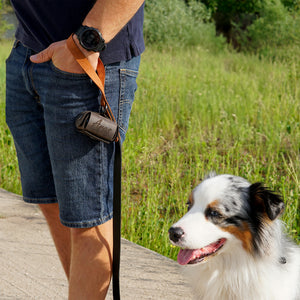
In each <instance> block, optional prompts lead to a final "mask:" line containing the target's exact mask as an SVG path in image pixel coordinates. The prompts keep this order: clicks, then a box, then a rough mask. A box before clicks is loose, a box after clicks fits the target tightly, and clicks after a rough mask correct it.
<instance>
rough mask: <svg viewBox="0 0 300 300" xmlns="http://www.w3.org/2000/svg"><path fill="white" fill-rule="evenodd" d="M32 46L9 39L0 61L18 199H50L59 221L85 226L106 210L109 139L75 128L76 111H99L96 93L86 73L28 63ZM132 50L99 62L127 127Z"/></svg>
mask: <svg viewBox="0 0 300 300" xmlns="http://www.w3.org/2000/svg"><path fill="white" fill-rule="evenodd" d="M32 54H34V52H33V51H32V50H31V49H29V48H26V47H25V46H24V45H22V44H21V43H20V42H15V44H14V47H13V49H12V52H11V54H10V56H9V58H8V59H7V62H6V122H7V124H8V126H9V128H10V130H11V133H12V135H13V137H14V142H15V147H16V150H17V155H18V161H19V169H20V174H21V182H22V190H23V198H24V200H25V201H26V202H29V203H36V204H46V203H56V202H57V203H58V204H59V210H60V219H61V222H62V224H63V225H65V226H68V227H74V228H89V227H94V226H97V225H100V224H103V223H105V222H106V221H108V220H109V219H111V218H112V214H113V201H112V199H113V163H114V143H111V144H106V143H103V142H98V141H94V140H92V139H90V138H89V137H87V136H85V135H83V134H82V133H79V132H78V131H76V128H75V125H74V122H75V119H76V116H77V115H78V114H80V113H81V112H83V111H86V110H91V111H99V101H100V92H99V89H98V88H97V87H96V85H95V84H94V83H93V82H92V81H91V80H90V79H89V77H88V76H87V75H86V74H72V73H68V72H64V71H61V70H59V69H57V68H56V67H55V66H54V65H53V63H52V62H51V61H49V62H46V63H42V64H33V63H31V62H30V59H29V57H30V55H32ZM139 63H140V57H135V58H133V59H131V60H129V61H122V62H119V63H114V64H110V65H107V66H105V69H106V78H105V93H106V97H107V99H108V102H109V104H110V106H111V109H112V112H113V114H114V116H115V118H116V119H117V121H118V124H119V130H120V135H121V140H122V141H124V138H125V134H126V131H127V128H128V121H129V115H130V112H131V107H132V103H133V100H134V93H135V91H136V89H137V85H136V77H137V74H138V69H139Z"/></svg>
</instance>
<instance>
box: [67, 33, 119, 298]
mask: <svg viewBox="0 0 300 300" xmlns="http://www.w3.org/2000/svg"><path fill="white" fill-rule="evenodd" d="M67 46H68V48H69V50H70V51H71V53H72V55H73V56H74V57H75V59H76V60H77V62H78V63H79V65H80V66H81V67H82V69H83V70H84V71H85V72H86V74H87V75H88V76H89V77H90V78H91V79H92V80H93V82H94V83H95V84H96V85H97V86H98V87H99V89H100V91H101V94H102V95H101V106H102V107H104V108H105V109H106V110H107V114H108V116H109V118H110V119H111V120H112V121H114V122H116V120H115V118H114V115H113V113H112V111H111V108H110V106H109V104H108V102H107V100H106V97H105V92H104V82H105V68H104V65H103V63H102V61H101V59H100V58H99V62H98V66H97V73H96V71H95V70H94V69H93V67H92V66H91V64H90V62H89V61H88V59H87V58H86V57H85V56H84V54H83V53H82V52H81V51H80V49H79V48H78V47H77V45H76V44H75V42H74V40H73V36H72V35H71V36H70V37H69V38H68V39H67ZM121 171H122V151H121V139H120V135H119V134H118V137H117V139H116V140H115V161H114V179H113V182H114V187H113V263H112V273H113V274H112V276H113V297H114V300H119V299H120V280H119V279H120V256H121V255H120V254H121Z"/></svg>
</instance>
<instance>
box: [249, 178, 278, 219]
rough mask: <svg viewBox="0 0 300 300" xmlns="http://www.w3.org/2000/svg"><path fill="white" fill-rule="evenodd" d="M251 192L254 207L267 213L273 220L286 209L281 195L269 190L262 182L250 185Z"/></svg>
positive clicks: (251, 201)
mask: <svg viewBox="0 0 300 300" xmlns="http://www.w3.org/2000/svg"><path fill="white" fill-rule="evenodd" d="M249 194H250V203H251V205H252V206H253V209H254V210H256V211H258V212H260V213H266V214H267V216H268V217H269V219H270V220H271V221H273V220H275V219H276V218H277V217H278V216H279V215H280V214H281V213H282V212H283V210H284V202H283V201H282V199H281V197H280V196H279V195H277V194H275V193H274V192H272V191H270V190H268V189H267V188H266V187H264V186H263V185H262V184H261V183H260V182H257V183H254V184H252V185H251V186H250V188H249Z"/></svg>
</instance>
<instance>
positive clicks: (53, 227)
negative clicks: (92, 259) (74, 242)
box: [39, 203, 71, 279]
mask: <svg viewBox="0 0 300 300" xmlns="http://www.w3.org/2000/svg"><path fill="white" fill-rule="evenodd" d="M39 207H40V209H41V211H42V213H43V214H44V216H45V218H46V221H47V223H48V226H49V230H50V233H51V235H52V238H53V241H54V244H55V247H56V250H57V252H58V256H59V258H60V261H61V263H62V265H63V268H64V270H65V273H66V275H67V278H68V279H69V276H70V263H71V232H70V228H68V227H65V226H63V225H62V224H61V223H60V220H59V208H58V204H57V203H53V204H40V205H39Z"/></svg>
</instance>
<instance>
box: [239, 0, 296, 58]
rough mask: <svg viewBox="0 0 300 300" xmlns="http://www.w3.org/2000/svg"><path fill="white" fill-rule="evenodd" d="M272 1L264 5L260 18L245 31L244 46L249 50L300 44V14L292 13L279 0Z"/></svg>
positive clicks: (256, 50)
mask: <svg viewBox="0 0 300 300" xmlns="http://www.w3.org/2000/svg"><path fill="white" fill-rule="evenodd" d="M271 2H272V5H264V6H262V9H261V11H260V18H259V19H257V20H256V21H255V22H254V23H253V24H252V25H251V26H249V28H248V31H247V33H245V34H246V35H247V39H244V43H243V46H244V48H246V49H247V50H252V51H254V52H259V51H260V50H261V49H267V48H274V47H285V46H286V45H293V46H298V47H299V46H300V14H295V15H292V14H290V13H289V12H288V11H287V9H286V8H285V7H284V6H283V4H282V3H281V2H280V1H279V0H272V1H271Z"/></svg>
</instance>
